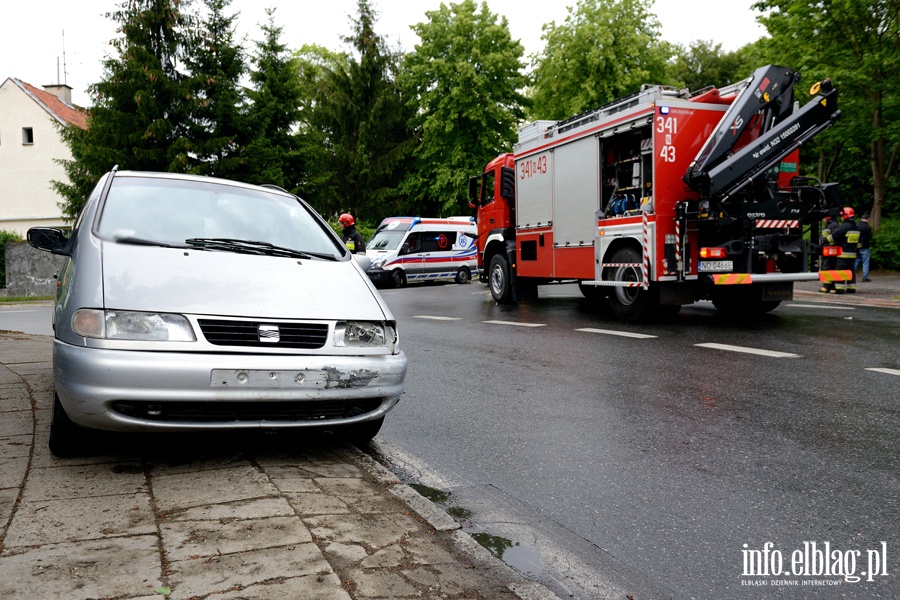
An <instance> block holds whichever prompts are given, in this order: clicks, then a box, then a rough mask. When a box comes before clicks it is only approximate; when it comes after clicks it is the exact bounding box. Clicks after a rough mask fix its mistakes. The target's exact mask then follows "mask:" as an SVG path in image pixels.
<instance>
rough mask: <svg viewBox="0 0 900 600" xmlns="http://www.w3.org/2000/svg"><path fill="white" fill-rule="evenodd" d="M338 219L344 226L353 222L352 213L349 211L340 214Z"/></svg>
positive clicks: (348, 225)
mask: <svg viewBox="0 0 900 600" xmlns="http://www.w3.org/2000/svg"><path fill="white" fill-rule="evenodd" d="M338 221H340V222H341V225H343V226H344V227H350V226H351V225H353V224H354V223H355V221H354V220H353V215H351V214H350V213H344V214H342V215H341V216H340V217H338Z"/></svg>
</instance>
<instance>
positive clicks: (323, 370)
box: [53, 340, 407, 431]
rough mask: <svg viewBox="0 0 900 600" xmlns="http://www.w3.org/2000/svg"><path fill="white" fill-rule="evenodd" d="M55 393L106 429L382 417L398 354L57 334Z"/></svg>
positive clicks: (391, 401)
mask: <svg viewBox="0 0 900 600" xmlns="http://www.w3.org/2000/svg"><path fill="white" fill-rule="evenodd" d="M53 361H54V372H55V379H56V392H57V394H58V396H59V400H60V403H61V404H62V406H63V408H64V409H65V411H66V414H67V415H68V416H69V418H70V419H71V420H72V421H74V422H75V423H77V424H79V425H82V426H84V427H89V428H92V429H102V430H108V431H159V430H169V431H179V430H180V431H190V430H205V429H249V428H265V429H273V428H274V429H277V428H287V427H313V426H314V427H327V426H338V425H349V424H353V423H360V422H364V421H369V420H373V419H378V418H381V417H383V416H384V415H385V413H387V412H388V411H389V410H390V409H391V408H393V406H394V405H395V404H396V403H397V401H398V400H399V399H400V395H401V394H402V393H403V385H404V384H403V382H404V379H405V376H406V367H407V359H406V355H405V354H404V353H402V352H401V353H399V354H394V355H356V356H349V355H346V356H333V355H332V356H319V355H281V354H214V353H190V352H148V351H131V350H111V349H101V348H85V347H80V346H73V345H70V344H66V343H64V342H61V341H60V340H56V341H55V343H54V352H53Z"/></svg>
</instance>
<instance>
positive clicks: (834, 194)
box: [469, 65, 849, 320]
mask: <svg viewBox="0 0 900 600" xmlns="http://www.w3.org/2000/svg"><path fill="white" fill-rule="evenodd" d="M799 79H800V77H799V74H797V73H796V72H794V71H792V70H791V69H787V68H784V67H777V66H773V65H769V66H766V67H762V68H760V69H757V70H756V71H755V72H754V73H753V75H752V76H751V77H749V78H747V79H746V80H744V81H741V82H739V83H737V84H734V85H731V86H728V87H723V88H721V89H718V88H708V89H705V90H701V91H699V92H696V93H690V92H688V91H687V90H678V89H675V88H671V87H667V86H660V85H645V86H643V87H642V88H641V90H640V91H638V92H636V93H634V94H632V95H630V96H627V97H625V98H622V99H620V100H617V101H615V102H612V103H610V104H607V105H606V106H602V107H600V108H598V109H595V110H592V111H589V112H586V113H584V114H580V115H577V116H574V117H572V118H570V119H566V120H564V121H558V122H557V121H537V122H534V123H529V124H527V125H525V126H523V127H522V128H521V129H520V130H519V140H518V143H517V144H516V145H515V146H514V152H513V153H510V154H502V155H500V156H498V157H497V158H496V159H494V160H492V161H491V162H490V163H488V165H487V166H486V167H485V169H484V172H483V173H482V174H481V175H480V176H476V177H472V178H471V179H470V181H469V198H470V200H469V201H470V206H471V207H472V208H474V209H477V222H478V258H479V267H480V270H481V272H482V281H485V282H487V283H488V285H489V287H490V290H491V294H492V295H493V297H494V299H495V300H496V301H497V302H502V303H507V302H515V301H517V300H522V299H527V298H533V297H535V296H536V294H537V286H538V285H540V284H547V283H554V282H567V281H568V282H571V281H577V282H578V284H579V287H580V289H581V291H582V293H583V294H584V295H585V296H586V297H588V298H592V299H593V298H596V299H598V301H599V300H601V299H602V301H603V302H607V303H608V304H609V307H610V308H611V309H612V311H613V312H614V313H615V314H616V315H618V316H619V317H620V318H623V319H626V320H633V319H640V318H642V317H645V316H648V315H650V314H654V313H656V314H658V313H663V314H665V313H670V314H671V313H674V312H677V310H678V309H679V308H680V307H681V305H683V304H689V303H692V302H694V301H697V300H703V299H708V300H712V302H713V303H714V304H715V306H716V307H717V308H718V309H719V310H720V311H727V312H737V311H741V312H743V311H747V312H756V313H761V312H767V311H770V310H772V309H774V308H775V307H776V306H778V304H779V303H780V302H781V301H783V300H790V299H792V296H793V284H794V282H796V281H805V280H814V279H817V278H819V279H823V280H826V279H828V280H831V279H842V278H847V277H849V272H842V271H821V272H815V269H814V268H813V267H812V266H811V263H813V262H814V260H815V257H817V256H818V254H819V252H820V248H818V247H817V246H816V245H815V244H813V243H812V242H811V241H808V240H806V239H805V238H804V227H806V228H807V230H808V229H809V228H810V227H811V226H812V227H815V229H816V230H817V229H818V223H819V222H820V221H821V220H822V219H823V218H824V217H825V216H826V215H828V214H837V212H838V210H839V205H840V197H839V192H838V187H837V184H833V183H821V182H818V181H816V180H814V179H812V178H808V177H801V176H800V174H799V172H798V167H799V147H800V146H801V145H802V144H803V143H805V142H807V141H808V140H810V139H811V138H812V137H813V136H815V135H817V134H818V133H819V132H821V131H823V130H824V129H826V128H828V127H830V126H831V125H833V124H834V122H835V121H836V120H837V119H838V117H839V116H840V111H838V109H837V90H836V89H835V88H834V87H833V85H832V84H831V82H830V80H826V81H823V82H820V83H817V84H816V85H815V86H813V89H812V91H811V93H812V94H813V96H814V97H813V98H812V100H810V101H809V102H808V103H806V104H805V105H804V106H803V107H802V108H800V107H798V106H795V101H794V93H793V88H794V84H795V83H797V82H798V81H799ZM823 251H824V252H825V253H826V254H827V253H828V252H831V251H833V249H830V248H825V249H824V250H823Z"/></svg>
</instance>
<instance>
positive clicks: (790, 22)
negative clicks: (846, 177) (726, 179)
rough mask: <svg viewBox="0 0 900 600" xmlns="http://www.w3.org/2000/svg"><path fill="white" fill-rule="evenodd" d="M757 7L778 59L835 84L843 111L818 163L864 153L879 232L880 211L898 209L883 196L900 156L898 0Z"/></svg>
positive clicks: (783, 0)
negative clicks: (867, 164) (828, 150)
mask: <svg viewBox="0 0 900 600" xmlns="http://www.w3.org/2000/svg"><path fill="white" fill-rule="evenodd" d="M754 6H755V8H757V9H758V10H760V11H765V12H764V15H763V16H762V17H761V22H762V23H763V24H764V25H765V26H766V28H767V30H768V32H769V34H770V35H771V36H772V51H773V52H776V53H777V55H778V56H779V57H781V60H783V61H784V62H785V63H788V62H790V66H792V67H794V68H797V69H798V70H799V71H801V72H802V73H803V74H804V75H805V76H807V77H810V76H811V79H810V80H811V81H816V80H818V79H823V78H825V77H830V78H831V79H833V80H834V81H835V83H836V84H837V86H838V88H839V93H840V97H839V102H838V103H839V107H840V109H841V112H842V115H843V116H842V119H841V122H839V123H838V125H837V126H836V127H835V128H833V129H832V131H830V132H828V133H826V134H824V135H822V136H819V138H818V139H819V140H820V142H821V143H823V144H828V146H827V148H829V149H830V152H831V154H830V155H826V154H825V153H824V152H823V157H822V158H823V162H825V161H827V162H828V163H829V164H835V163H836V161H837V160H838V157H840V156H841V155H842V153H847V152H850V153H852V152H853V151H854V149H858V150H861V151H862V152H864V154H865V155H866V156H867V158H868V161H869V171H870V174H871V180H870V182H869V186H871V190H872V194H871V196H872V204H871V210H870V212H871V215H872V219H871V224H872V227H873V228H874V229H876V230H877V229H878V228H879V227H880V223H881V215H882V211H883V210H898V209H900V205H898V203H897V202H896V201H894V203H893V204H891V201H890V198H889V195H888V192H889V190H890V189H891V182H892V175H894V174H895V172H896V168H897V160H898V158H900V156H898V152H900V60H898V57H900V0H876V1H875V2H872V1H871V0H761V1H760V2H758V3H757V4H756V5H754ZM842 187H844V188H846V186H842ZM856 195H857V194H856V193H855V191H854V194H853V196H852V197H855V196H856ZM851 203H852V202H851ZM854 204H855V203H854ZM855 206H856V208H857V210H863V211H864V210H865V209H864V208H863V207H861V206H860V205H859V204H855Z"/></svg>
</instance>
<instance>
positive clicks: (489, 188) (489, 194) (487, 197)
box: [481, 171, 494, 206]
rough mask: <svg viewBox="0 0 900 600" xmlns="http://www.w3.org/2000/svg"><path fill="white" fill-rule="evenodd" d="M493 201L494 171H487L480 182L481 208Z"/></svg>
mask: <svg viewBox="0 0 900 600" xmlns="http://www.w3.org/2000/svg"><path fill="white" fill-rule="evenodd" d="M493 201H494V171H488V172H487V173H485V174H484V177H483V178H482V180H481V206H485V205H487V204H490V203H491V202H493Z"/></svg>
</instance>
